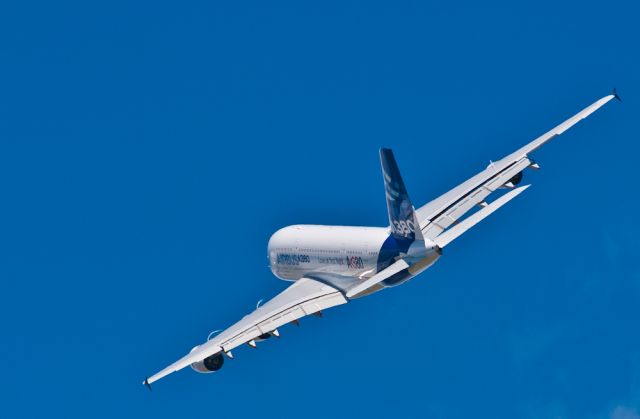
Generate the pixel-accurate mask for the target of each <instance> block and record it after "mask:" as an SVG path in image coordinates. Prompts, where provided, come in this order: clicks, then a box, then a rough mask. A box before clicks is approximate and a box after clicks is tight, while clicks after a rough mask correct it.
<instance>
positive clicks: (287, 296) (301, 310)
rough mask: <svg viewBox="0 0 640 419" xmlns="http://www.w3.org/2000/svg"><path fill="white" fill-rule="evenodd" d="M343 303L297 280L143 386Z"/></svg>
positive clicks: (326, 289) (330, 290) (327, 289)
mask: <svg viewBox="0 0 640 419" xmlns="http://www.w3.org/2000/svg"><path fill="white" fill-rule="evenodd" d="M346 302H347V299H346V298H345V297H344V295H343V294H342V292H341V291H340V290H338V289H337V288H334V287H332V286H330V285H326V284H324V283H322V282H319V281H316V280H313V279H309V278H302V279H299V280H298V281H296V282H295V283H294V284H293V285H291V286H289V288H287V289H285V290H284V291H283V292H281V293H280V294H278V295H277V296H275V297H274V298H273V299H272V300H270V301H269V302H267V303H266V304H264V305H263V306H261V307H259V308H257V309H256V310H255V311H254V312H253V313H251V314H249V315H247V316H245V317H244V318H243V319H242V320H240V321H239V322H237V323H236V324H234V325H233V326H231V327H230V328H228V329H227V330H225V331H223V332H222V333H220V334H219V335H217V336H215V337H213V338H212V339H211V340H209V341H207V342H206V343H204V344H202V345H200V346H198V347H196V348H195V349H194V350H192V351H191V352H190V353H189V354H187V355H185V356H184V357H182V358H181V359H179V360H178V361H176V362H174V363H173V364H171V365H169V366H168V367H166V368H165V369H163V370H162V371H160V372H158V373H157V374H155V375H153V376H151V377H149V378H148V379H146V380H145V381H144V383H143V384H145V385H147V386H149V385H150V384H151V383H153V382H154V381H157V380H159V379H161V378H162V377H165V376H167V375H169V374H171V373H172V372H175V371H178V370H181V369H182V368H184V367H186V366H188V365H190V364H193V363H195V362H200V361H202V360H204V359H205V358H208V357H210V356H211V355H215V354H217V353H220V352H223V353H225V354H229V352H230V351H231V350H232V349H233V348H236V347H238V346H240V345H242V344H244V343H250V342H252V341H253V340H254V339H256V338H258V337H259V336H262V335H265V334H269V333H273V332H274V331H275V330H276V329H277V328H278V327H280V326H282V325H284V324H287V323H291V322H295V321H296V320H297V319H299V318H301V317H304V316H306V315H309V314H316V313H318V312H319V311H320V310H323V309H325V308H329V307H333V306H337V305H340V304H345V303H346ZM276 333H277V332H276Z"/></svg>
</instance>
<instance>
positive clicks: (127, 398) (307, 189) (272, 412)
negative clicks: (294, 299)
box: [0, 0, 640, 419]
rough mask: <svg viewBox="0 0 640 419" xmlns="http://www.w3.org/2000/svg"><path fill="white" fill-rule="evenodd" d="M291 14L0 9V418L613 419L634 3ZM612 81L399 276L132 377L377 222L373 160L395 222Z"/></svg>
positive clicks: (239, 7)
mask: <svg viewBox="0 0 640 419" xmlns="http://www.w3.org/2000/svg"><path fill="white" fill-rule="evenodd" d="M231 3H232V4H231ZM307 3H308V4H304V5H303V4H301V2H271V3H270V4H269V5H266V4H265V3H264V2H255V3H250V2H226V4H225V3H222V2H191V3H189V4H184V2H183V3H178V2H176V3H167V2H147V3H145V2H138V3H136V4H131V2H80V1H78V2H58V3H51V2H28V1H27V2H14V3H13V4H8V3H5V4H3V5H2V6H0V39H1V40H2V41H1V42H0V64H1V65H0V76H1V77H0V80H1V81H0V147H1V149H0V179H1V181H0V191H1V194H2V205H1V206H0V216H1V217H0V278H1V282H0V284H1V287H2V288H1V292H0V319H1V320H0V325H1V329H0V330H1V331H2V339H0V357H1V358H2V359H3V361H4V366H3V368H2V374H0V416H2V417H4V418H33V417H43V416H45V415H46V416H48V417H65V418H85V417H94V418H112V417H136V418H140V417H154V418H163V417H167V418H174V417H196V416H197V417H209V416H210V417H256V416H260V417H300V415H304V416H305V417H308V418H315V417H317V418H324V417H328V416H329V415H331V416H332V417H352V416H355V415H358V416H362V417H371V418H378V417H379V418H383V417H384V418H387V417H428V418H467V417H490V418H514V417H522V418H558V417H562V418H615V419H622V418H638V412H639V411H640V334H639V330H640V329H639V327H638V319H639V318H640V316H639V315H638V307H639V303H640V268H638V262H637V250H638V248H639V246H638V245H639V239H638V237H639V234H640V231H639V228H638V222H637V208H638V185H637V179H638V174H637V170H636V167H637V163H636V159H637V156H638V155H639V154H640V153H639V152H640V147H639V146H638V139H639V135H638V133H639V131H638V123H637V117H638V115H639V112H640V105H639V101H638V98H639V97H640V68H639V67H640V66H639V63H640V58H639V56H638V46H637V43H638V40H639V39H640V31H639V30H638V26H637V16H638V14H639V11H640V10H639V9H638V8H637V6H636V5H634V4H633V2H631V1H626V2H624V1H608V2H606V3H603V2H595V1H587V2H584V1H564V2H556V1H545V0H543V1H535V2H515V3H514V2H504V3H496V2H482V4H479V3H477V2H465V1H459V2H444V1H439V2H415V1H412V2H370V1H368V2H350V1H341V2H320V3H311V2H307ZM452 3H453V4H452ZM516 3H517V4H516ZM614 86H616V87H617V88H618V90H619V92H620V94H621V96H622V98H623V100H624V102H623V103H611V104H609V105H607V106H606V107H605V108H603V109H602V110H600V111H599V112H598V113H596V114H595V115H593V116H592V117H590V118H589V119H587V120H585V121H583V122H582V123H581V124H579V125H578V126H576V127H575V128H573V129H572V130H571V131H569V132H567V133H566V134H565V135H563V136H562V137H560V138H558V139H557V140H555V141H554V142H552V143H551V144H549V146H548V147H545V148H544V149H543V150H540V152H538V153H537V154H536V155H535V158H536V159H537V160H538V161H539V162H540V164H541V165H542V166H543V170H541V171H539V172H531V173H530V172H527V173H526V175H525V182H526V183H529V182H531V183H532V184H533V187H532V188H530V189H529V190H527V191H526V193H524V194H523V195H522V196H521V197H519V198H518V199H517V200H515V201H514V202H512V203H510V204H509V205H508V206H506V207H505V208H503V209H501V210H500V211H499V212H498V213H496V214H495V215H493V216H491V217H490V218H489V219H488V220H486V221H484V222H483V223H482V224H481V225H479V226H478V227H477V228H475V229H474V230H472V231H471V232H469V233H468V234H467V235H465V236H464V237H463V238H462V239H460V240H459V241H457V242H456V243H454V244H453V245H451V246H450V247H448V248H447V249H446V252H445V255H444V256H443V257H442V258H441V259H440V261H439V262H438V263H437V264H436V265H435V266H434V267H433V268H432V269H430V270H429V271H427V272H426V273H425V274H423V275H422V276H420V277H418V278H416V279H414V280H413V281H412V282H410V283H408V284H406V285H404V286H401V287H397V288H394V289H390V290H387V291H385V292H381V293H378V294H376V295H373V296H371V297H369V298H366V299H362V300H358V301H356V302H354V303H353V304H349V305H346V306H341V307H337V308H335V309H333V310H330V311H328V312H327V313H326V315H325V317H324V318H323V319H316V318H311V319H304V320H303V324H302V327H301V328H299V329H297V328H292V327H289V328H284V329H283V330H282V331H281V333H282V335H283V337H282V339H280V340H279V341H278V342H268V343H265V344H264V345H261V346H260V348H259V349H258V350H257V351H253V350H251V349H250V348H247V349H245V350H238V351H237V352H236V353H235V355H236V359H235V360H234V361H233V362H229V363H227V364H226V365H225V368H223V370H222V371H221V372H220V373H218V374H214V375H213V376H203V375H198V374H195V373H192V372H191V371H189V370H186V371H183V372H180V373H177V374H175V375H173V376H171V377H169V378H167V379H165V380H163V381H162V382H160V383H158V384H157V385H156V386H155V388H154V392H153V393H151V394H149V393H148V392H147V391H146V389H144V388H143V387H142V386H141V385H140V382H141V380H142V379H143V378H144V377H145V376H146V375H149V374H152V373H153V372H155V371H157V370H158V369H160V368H162V367H164V366H165V365H167V364H168V363H170V362H172V361H174V360H175V359H177V358H178V357H180V356H182V355H183V354H184V353H186V352H187V351H188V350H189V349H190V348H191V347H192V346H194V345H196V344H198V343H200V342H201V341H202V340H204V339H205V338H206V336H207V334H208V333H209V332H210V331H211V330H214V329H219V328H224V327H226V326H228V325H230V324H231V323H233V322H235V321H236V320H238V319H239V318H240V317H241V316H243V315H244V314H246V313H247V312H248V311H250V310H251V309H252V308H253V307H255V303H256V301H257V300H258V299H261V298H269V297H270V296H273V295H275V294H276V293H277V292H279V291H280V290H281V289H283V288H284V287H285V285H286V284H285V283H283V282H280V281H278V280H277V279H276V278H274V277H273V276H272V275H271V273H270V271H269V269H268V268H267V261H266V244H267V241H268V239H269V236H270V235H271V233H272V232H274V231H275V230H277V229H278V228H280V227H282V226H285V225H288V224H293V223H314V224H347V225H384V224H385V223H386V210H385V200H384V195H383V188H382V179H381V175H380V169H379V161H378V156H377V152H378V148H379V147H381V146H386V147H391V148H393V149H394V151H395V153H396V157H397V159H398V162H399V165H400V168H401V170H402V173H403V176H404V178H405V183H406V184H407V188H408V189H409V193H410V194H411V197H412V200H413V201H414V203H416V205H419V204H422V203H425V202H427V201H429V200H430V199H432V198H434V197H436V196H437V195H438V194H440V193H443V192H445V191H446V190H448V189H449V188H451V187H453V186H455V185H456V184H458V183H459V182H461V181H463V180H464V179H466V178H467V177H469V176H471V175H473V174H474V173H475V172H477V171H479V170H481V169H482V168H484V167H485V166H486V164H487V163H488V161H489V160H490V159H497V158H500V157H502V156H503V155H505V154H507V153H509V152H511V151H513V150H514V149H515V148H517V147H519V146H521V145H522V144H524V143H526V142H527V141H529V140H531V139H533V138H535V137H536V136H537V135H539V134H541V133H543V132H545V131H547V130H548V129H550V128H552V127H553V126H554V125H555V124H557V123H559V122H561V121H562V120H564V119H565V118H567V117H569V116H571V115H572V114H573V113H575V112H577V111H578V110H580V109H581V108H583V107H584V106H586V105H588V104H590V103H591V102H593V101H595V100H597V99H598V98H600V97H602V96H604V95H606V94H607V93H608V92H609V91H610V90H611V88H612V87H614Z"/></svg>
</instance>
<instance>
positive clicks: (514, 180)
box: [509, 172, 523, 185]
mask: <svg viewBox="0 0 640 419" xmlns="http://www.w3.org/2000/svg"><path fill="white" fill-rule="evenodd" d="M522 177H523V172H519V173H517V174H516V175H515V176H514V177H512V178H511V179H509V182H511V183H513V184H514V185H517V184H518V183H520V182H522Z"/></svg>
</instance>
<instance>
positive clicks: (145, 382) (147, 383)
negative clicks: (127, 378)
mask: <svg viewBox="0 0 640 419" xmlns="http://www.w3.org/2000/svg"><path fill="white" fill-rule="evenodd" d="M142 384H144V385H145V386H147V388H148V389H149V391H153V390H151V384H149V377H147V378H145V379H144V382H143V383H142Z"/></svg>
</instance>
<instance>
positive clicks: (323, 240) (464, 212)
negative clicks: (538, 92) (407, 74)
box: [143, 89, 621, 390]
mask: <svg viewBox="0 0 640 419" xmlns="http://www.w3.org/2000/svg"><path fill="white" fill-rule="evenodd" d="M614 98H615V99H617V100H619V101H621V99H620V97H619V96H618V94H617V92H616V90H615V89H613V92H612V93H611V94H609V95H607V96H605V97H603V98H601V99H599V100H598V101H596V102H594V103H593V104H591V105H589V106H588V107H586V108H585V109H583V110H582V111H580V112H578V113H577V114H576V115H574V116H573V117H571V118H569V119H568V120H566V121H564V122H563V123H561V124H560V125H558V126H556V127H555V128H553V129H552V130H551V131H549V132H547V133H546V134H543V135H542V136H540V137H538V138H536V139H535V140H533V141H532V142H530V143H529V144H527V145H525V146H524V147H522V148H520V149H518V150H516V151H515V152H513V153H511V154H509V155H507V156H506V157H504V158H503V159H501V160H498V161H495V162H491V163H490V164H489V166H488V167H487V168H486V169H484V170H483V171H481V172H480V173H478V174H477V175H475V176H473V177H472V178H470V179H468V180H467V181H465V182H463V183H462V184H460V185H458V186H456V187H455V188H453V189H451V190H450V191H449V192H446V193H445V194H444V195H442V196H440V197H438V198H436V199H434V200H433V201H431V202H428V203H427V204H425V205H423V206H421V207H420V208H418V209H415V207H414V206H413V205H412V203H411V200H410V199H409V195H408V193H407V189H406V187H405V184H404V181H403V180H402V177H401V176H400V170H399V168H398V164H397V162H396V159H395V157H394V155H393V152H392V151H391V150H390V149H388V148H382V149H380V161H381V163H382V174H383V179H384V188H385V194H386V201H387V210H388V216H389V226H388V227H347V226H321V225H292V226H289V227H284V228H282V229H280V230H278V231H276V232H275V233H274V234H273V235H272V236H271V238H270V240H269V244H268V246H267V249H268V250H267V252H268V258H269V264H270V268H271V271H272V272H273V274H274V275H275V276H276V277H278V278H280V279H283V280H286V281H293V284H292V285H290V286H289V287H288V288H286V289H285V290H284V291H282V292H281V293H280V294H278V295H277V296H275V297H274V298H273V299H271V300H270V301H268V302H267V303H265V304H263V305H260V302H259V304H258V307H256V310H255V311H253V312H252V313H250V314H248V315H247V316H245V317H244V318H242V319H241V320H240V321H238V322H237V323H235V324H234V325H232V326H231V327H229V328H228V329H226V330H224V331H222V332H220V333H218V334H216V335H215V336H213V335H214V333H213V332H212V333H211V334H210V335H209V337H208V338H207V341H206V342H204V343H203V344H201V345H198V346H196V347H194V348H193V349H192V350H191V351H190V352H189V353H188V354H187V355H185V356H184V357H182V358H181V359H179V360H178V361H176V362H174V363H173V364H171V365H169V366H168V367H166V368H164V369H163V370H161V371H159V372H158V373H156V374H155V375H153V376H151V377H148V378H146V379H145V380H144V381H143V384H144V385H146V386H147V387H148V388H149V389H150V390H151V384H152V383H154V382H155V381H158V380H159V379H161V378H163V377H165V376H167V375H169V374H171V373H173V372H175V371H178V370H181V369H183V368H185V367H187V366H191V368H192V369H193V370H194V371H197V372H199V373H213V372H216V371H218V370H219V369H220V368H222V366H223V364H224V361H225V358H233V354H232V352H231V351H232V350H234V349H235V348H237V347H239V346H241V345H245V344H247V345H249V346H251V347H253V348H256V347H257V344H258V342H261V341H264V340H267V339H269V338H271V337H280V331H279V328H281V327H282V326H284V325H287V324H290V323H291V324H295V325H298V324H299V319H300V318H301V317H304V316H308V315H315V316H318V317H320V316H321V315H322V311H323V310H325V309H328V308H330V307H334V306H338V305H341V304H346V303H348V302H350V301H351V300H353V299H356V298H360V297H364V296H366V295H370V294H372V293H374V292H377V291H380V290H382V289H385V288H389V287H394V286H397V285H400V284H403V283H405V282H407V281H408V280H410V279H411V278H413V277H415V276H417V275H419V274H420V273H422V272H423V271H425V270H426V269H427V268H429V267H430V266H432V265H433V264H434V263H435V262H436V261H437V260H438V259H439V258H440V256H441V255H442V249H443V248H445V247H446V246H447V245H449V244H450V243H451V242H452V241H454V240H455V239H457V238H458V237H460V236H461V235H462V234H463V233H464V232H466V231H467V230H469V229H470V228H471V227H473V226H474V225H476V224H477V223H478V222H480V221H481V220H483V219H484V218H486V217H487V216H489V215H490V214H492V213H493V212H494V211H496V210H497V209H498V208H500V207H502V206H503V205H504V204H506V203H507V202H509V201H511V200H512V199H513V198H515V197H516V196H518V195H519V194H521V193H522V192H524V191H525V190H526V189H527V188H528V187H529V186H531V185H524V186H518V185H519V184H520V183H521V181H522V178H523V172H524V170H525V169H539V168H540V166H539V165H538V163H537V162H535V161H534V160H533V159H532V158H530V157H529V154H530V153H532V152H533V151H535V150H537V149H538V148H540V147H541V146H543V145H544V144H546V143H547V142H548V141H550V140H551V139H553V138H555V137H557V136H558V135H560V134H562V133H563V132H565V131H566V130H568V129H569V128H571V127H572V126H573V125H575V124H576V123H578V122H579V121H581V120H582V119H584V118H586V117H587V116H589V115H591V114H592V113H594V112H595V111H596V110H598V109H599V108H601V107H602V106H604V105H605V104H606V103H607V102H609V101H610V100H612V99H614ZM499 191H503V193H502V194H501V196H499V197H497V198H496V199H494V200H493V201H492V202H491V203H489V202H487V197H489V195H491V194H493V193H494V192H498V194H500V192H499ZM474 209H475V211H474ZM470 212H471V214H470V215H469V214H468V213H470Z"/></svg>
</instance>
